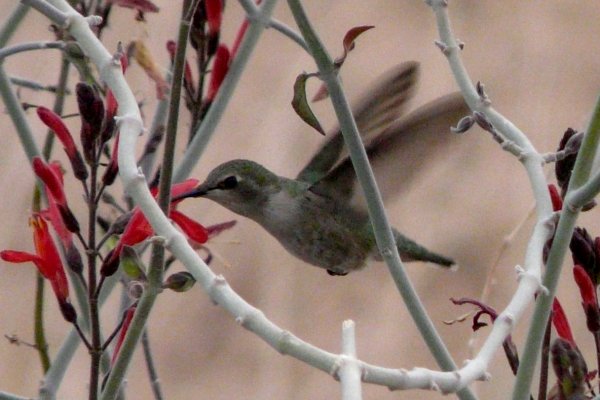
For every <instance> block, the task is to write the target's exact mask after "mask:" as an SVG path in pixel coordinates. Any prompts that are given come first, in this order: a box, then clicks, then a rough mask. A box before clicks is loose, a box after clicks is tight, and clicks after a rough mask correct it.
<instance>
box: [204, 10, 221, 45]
mask: <svg viewBox="0 0 600 400" xmlns="http://www.w3.org/2000/svg"><path fill="white" fill-rule="evenodd" d="M204 8H205V10H206V21H207V22H208V48H207V53H208V55H209V56H211V55H213V54H215V51H217V46H218V45H219V35H220V32H221V21H222V20H223V2H222V0H204Z"/></svg>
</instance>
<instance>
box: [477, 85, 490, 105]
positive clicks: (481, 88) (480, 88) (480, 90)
mask: <svg viewBox="0 0 600 400" xmlns="http://www.w3.org/2000/svg"><path fill="white" fill-rule="evenodd" d="M475 88H476V90H477V94H478V95H479V101H481V103H482V104H483V105H484V106H486V107H487V106H489V105H491V104H492V101H491V100H490V98H489V97H488V95H487V93H486V92H485V85H484V84H483V83H481V81H477V84H476V85H475Z"/></svg>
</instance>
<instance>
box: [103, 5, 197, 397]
mask: <svg viewBox="0 0 600 400" xmlns="http://www.w3.org/2000/svg"><path fill="white" fill-rule="evenodd" d="M197 5H198V0H185V1H184V2H183V8H182V10H183V11H182V18H181V23H180V24H179V33H178V38H177V52H176V55H175V62H174V66H173V80H172V85H171V95H170V100H169V114H168V118H167V131H166V138H165V147H164V153H163V159H162V164H161V174H160V182H159V194H158V204H159V207H160V209H161V211H162V212H163V213H164V214H167V213H168V210H169V204H170V200H171V198H170V188H171V180H172V175H173V163H174V155H175V143H176V137H177V122H178V116H179V104H180V100H181V89H182V83H183V73H184V66H185V53H186V48H187V42H188V36H189V31H190V24H191V20H192V17H193V15H194V10H195V9H196V7H197ZM164 252H165V249H164V243H162V241H161V242H158V241H157V242H155V243H154V244H153V246H152V252H151V256H150V264H149V267H148V268H149V269H148V282H147V285H146V287H145V289H144V293H143V294H142V297H141V298H140V300H139V304H138V306H137V308H136V313H135V316H134V318H133V320H132V322H131V325H130V326H129V329H128V330H127V335H126V336H125V341H124V342H123V345H122V346H121V349H120V351H119V354H118V356H117V359H116V361H115V363H114V365H113V368H112V370H111V373H110V376H109V378H108V380H107V382H106V386H105V388H104V392H103V394H102V399H103V400H109V399H110V400H112V399H114V398H116V396H117V394H118V393H119V387H120V385H121V382H122V381H123V378H124V376H125V373H126V372H127V367H128V366H129V363H130V362H131V357H132V356H133V351H134V349H135V347H136V345H137V343H138V341H139V339H140V337H141V335H142V333H143V331H144V327H145V325H146V321H147V320H148V317H149V316H150V311H151V310H152V307H153V305H154V302H155V300H156V297H157V296H158V294H159V293H160V292H161V290H162V289H161V287H162V279H163V268H164V259H165V256H164Z"/></svg>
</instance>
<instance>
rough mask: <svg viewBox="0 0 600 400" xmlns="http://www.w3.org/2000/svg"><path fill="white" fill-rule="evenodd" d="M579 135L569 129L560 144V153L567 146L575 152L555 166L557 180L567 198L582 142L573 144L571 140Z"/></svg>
mask: <svg viewBox="0 0 600 400" xmlns="http://www.w3.org/2000/svg"><path fill="white" fill-rule="evenodd" d="M576 134H577V131H576V130H574V129H572V128H568V129H567V130H566V131H565V133H564V134H563V137H562V139H561V140H560V144H559V146H558V151H561V150H564V149H565V147H566V146H567V144H569V146H570V147H572V149H573V152H572V153H571V154H570V155H568V156H566V157H565V158H563V159H562V160H559V161H557V162H556V164H555V165H554V172H555V174H556V180H557V181H558V186H559V187H560V188H561V194H562V197H564V196H565V193H566V191H567V188H568V186H569V180H570V179H571V172H572V171H573V166H575V160H576V159H577V153H578V151H579V147H580V146H581V140H578V141H577V142H572V143H570V142H571V140H570V139H571V138H572V137H573V136H575V135H576Z"/></svg>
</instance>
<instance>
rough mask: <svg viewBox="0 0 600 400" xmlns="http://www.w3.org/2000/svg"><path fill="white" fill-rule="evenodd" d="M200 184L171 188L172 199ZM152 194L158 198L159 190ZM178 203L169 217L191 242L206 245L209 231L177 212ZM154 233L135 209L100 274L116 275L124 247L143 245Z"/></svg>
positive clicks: (187, 181)
mask: <svg viewBox="0 0 600 400" xmlns="http://www.w3.org/2000/svg"><path fill="white" fill-rule="evenodd" d="M198 183H199V182H198V180H197V179H187V180H185V181H183V182H181V183H177V184H175V185H173V187H172V188H171V197H172V198H176V197H178V196H180V195H181V194H183V193H186V192H188V191H190V190H192V189H193V188H194V187H196V186H198ZM152 194H153V195H154V196H155V197H156V195H157V194H158V190H157V189H152ZM178 203H179V201H174V202H172V203H171V209H170V210H169V217H170V218H171V219H172V220H173V222H175V223H176V224H177V225H179V227H180V228H181V230H182V231H183V232H184V233H185V234H186V235H187V236H188V238H189V239H190V240H191V241H193V242H196V243H205V242H206V241H207V240H208V231H207V230H206V228H205V227H204V226H202V225H200V224H199V223H198V222H196V221H194V220H193V219H191V218H189V217H188V216H186V215H185V214H183V213H182V212H180V211H177V210H176V207H177V204H178ZM153 233H154V231H153V230H152V226H150V223H149V222H148V220H147V219H146V217H145V216H144V214H143V213H142V211H141V210H140V209H139V207H136V208H134V209H133V214H132V216H131V219H130V220H129V222H128V223H127V226H126V227H125V230H124V231H123V234H122V235H121V238H120V239H119V242H118V243H117V245H116V246H115V248H114V249H113V250H112V251H111V252H110V253H109V254H108V256H107V257H106V259H105V260H104V263H103V264H102V268H101V270H100V273H101V274H102V275H104V276H110V275H112V274H114V273H115V272H116V271H117V268H118V267H119V261H120V257H121V251H122V250H123V247H124V246H134V245H136V244H138V243H141V242H143V241H144V240H146V239H148V238H150V237H151V236H152V234H153Z"/></svg>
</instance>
